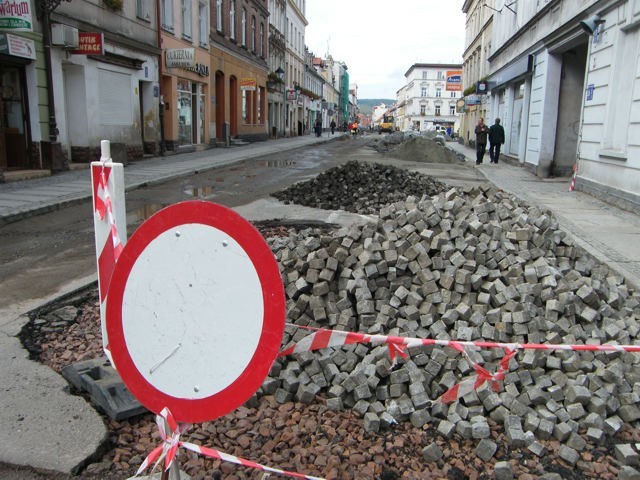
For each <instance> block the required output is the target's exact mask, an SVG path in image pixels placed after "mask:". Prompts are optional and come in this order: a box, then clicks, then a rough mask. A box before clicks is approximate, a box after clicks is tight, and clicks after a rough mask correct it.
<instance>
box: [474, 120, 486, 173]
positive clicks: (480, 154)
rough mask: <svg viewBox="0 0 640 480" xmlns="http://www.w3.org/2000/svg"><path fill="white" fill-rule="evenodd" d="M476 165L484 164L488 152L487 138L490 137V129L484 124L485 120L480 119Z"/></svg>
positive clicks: (477, 132) (477, 127) (477, 131)
mask: <svg viewBox="0 0 640 480" xmlns="http://www.w3.org/2000/svg"><path fill="white" fill-rule="evenodd" d="M475 131H476V165H480V164H481V163H482V159H483V158H484V153H485V152H486V151H487V136H488V135H489V127H487V126H486V125H485V123H484V118H482V117H480V119H479V120H478V124H477V125H476V130H475Z"/></svg>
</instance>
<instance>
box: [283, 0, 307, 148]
mask: <svg viewBox="0 0 640 480" xmlns="http://www.w3.org/2000/svg"><path fill="white" fill-rule="evenodd" d="M305 10H306V4H305V0H287V9H286V15H287V31H286V33H285V45H286V52H285V83H286V85H287V104H286V129H287V133H288V135H303V134H304V133H305V130H306V129H307V128H308V125H307V124H306V115H305V108H306V110H308V108H309V106H308V105H307V101H308V97H306V96H305V95H304V94H303V93H302V91H301V90H302V86H303V83H304V72H305V43H304V33H305V28H306V27H307V25H308V22H307V19H306V17H305Z"/></svg>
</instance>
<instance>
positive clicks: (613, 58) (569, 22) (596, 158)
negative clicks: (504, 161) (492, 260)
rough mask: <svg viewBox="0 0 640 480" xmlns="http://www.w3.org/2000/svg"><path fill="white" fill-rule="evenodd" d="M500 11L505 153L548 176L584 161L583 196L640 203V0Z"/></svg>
mask: <svg viewBox="0 0 640 480" xmlns="http://www.w3.org/2000/svg"><path fill="white" fill-rule="evenodd" d="M496 3H497V4H496V5H495V7H496V9H497V10H498V11H496V12H494V15H493V34H492V47H491V55H490V57H489V61H490V70H491V75H490V76H489V79H488V80H489V87H490V88H491V112H492V116H499V117H501V118H502V119H503V122H502V123H503V125H504V127H505V131H506V133H507V141H506V144H505V148H504V149H503V151H504V152H505V153H506V154H508V155H511V156H513V157H514V158H516V159H517V160H518V161H519V162H520V163H522V164H523V165H525V166H526V167H527V168H529V169H531V170H532V171H534V172H535V173H536V174H537V175H539V176H542V177H548V176H557V175H569V174H571V172H572V170H573V168H574V165H575V164H576V161H577V168H578V176H577V185H576V186H577V188H579V189H582V190H585V191H589V192H592V193H594V194H598V195H600V196H603V197H606V198H608V199H610V200H612V201H616V202H618V203H621V204H635V205H638V204H640V201H639V199H640V197H639V193H638V192H640V136H639V135H638V131H639V128H640V127H639V126H640V88H639V87H640V77H639V76H638V73H637V72H638V70H637V68H638V55H639V48H638V47H639V40H640V34H639V28H640V1H638V0H626V1H614V0H599V1H598V0H555V1H549V0H547V1H545V2H530V1H528V0H518V1H516V2H513V3H510V4H508V8H507V5H505V4H504V2H496ZM498 4H499V5H498ZM592 15H598V17H596V19H597V20H598V21H597V22H594V21H593V20H594V19H593V18H592V19H591V20H590V21H588V22H587V23H585V24H584V25H581V21H586V20H587V19H588V18H589V17H590V16H592Z"/></svg>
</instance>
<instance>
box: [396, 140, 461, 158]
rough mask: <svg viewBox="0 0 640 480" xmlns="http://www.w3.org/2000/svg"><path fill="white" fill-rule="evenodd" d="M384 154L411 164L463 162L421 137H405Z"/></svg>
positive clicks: (435, 142)
mask: <svg viewBox="0 0 640 480" xmlns="http://www.w3.org/2000/svg"><path fill="white" fill-rule="evenodd" d="M385 153H386V154H387V155H388V156H390V157H394V158H399V159H401V160H408V161H412V162H425V163H462V162H463V161H464V160H461V159H460V158H459V157H458V155H457V154H456V153H455V152H453V151H451V150H449V149H448V148H445V147H443V146H442V145H441V144H440V143H438V142H437V141H436V140H432V139H429V138H425V137H422V136H412V137H407V138H406V139H405V140H404V141H403V142H402V143H400V144H397V145H393V146H392V148H389V149H388V150H387V151H386V152H385Z"/></svg>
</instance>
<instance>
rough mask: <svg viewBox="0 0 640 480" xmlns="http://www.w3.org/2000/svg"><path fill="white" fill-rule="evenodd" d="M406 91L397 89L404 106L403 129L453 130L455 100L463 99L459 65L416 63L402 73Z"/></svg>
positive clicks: (455, 119)
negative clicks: (439, 128)
mask: <svg viewBox="0 0 640 480" xmlns="http://www.w3.org/2000/svg"><path fill="white" fill-rule="evenodd" d="M404 76H405V78H406V79H407V80H406V82H407V83H406V89H401V90H399V94H401V95H402V97H403V98H400V97H398V99H397V103H398V105H401V104H402V106H403V107H404V113H403V118H402V120H401V122H402V127H401V128H403V129H404V130H416V131H425V130H434V129H435V128H436V126H440V127H442V128H444V129H451V131H455V130H457V128H458V122H459V114H458V113H457V111H456V103H457V100H458V99H459V98H460V97H461V96H462V91H461V90H462V78H461V76H462V65H460V64H444V63H415V64H413V65H412V66H411V67H410V68H409V70H407V72H406V73H405V74H404Z"/></svg>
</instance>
